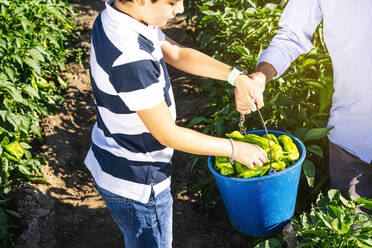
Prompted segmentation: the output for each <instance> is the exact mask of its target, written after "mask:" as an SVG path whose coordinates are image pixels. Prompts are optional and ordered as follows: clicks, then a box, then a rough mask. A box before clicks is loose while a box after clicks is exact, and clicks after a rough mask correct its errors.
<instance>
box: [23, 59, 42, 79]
mask: <svg viewBox="0 0 372 248" xmlns="http://www.w3.org/2000/svg"><path fill="white" fill-rule="evenodd" d="M24 61H25V63H26V64H27V65H28V66H30V67H31V68H32V69H34V71H35V72H36V73H37V74H39V75H40V74H41V69H40V66H39V64H38V63H37V62H36V61H35V60H33V59H31V58H29V57H26V58H25V59H24Z"/></svg>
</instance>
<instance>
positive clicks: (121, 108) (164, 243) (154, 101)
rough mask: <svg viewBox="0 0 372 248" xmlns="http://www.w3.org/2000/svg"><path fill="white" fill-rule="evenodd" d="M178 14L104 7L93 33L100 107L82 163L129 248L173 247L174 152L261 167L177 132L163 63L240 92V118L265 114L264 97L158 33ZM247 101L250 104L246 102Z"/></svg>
mask: <svg viewBox="0 0 372 248" xmlns="http://www.w3.org/2000/svg"><path fill="white" fill-rule="evenodd" d="M182 12H183V2H182V0H132V1H129V0H121V1H119V0H116V1H115V0H107V2H106V9H105V10H104V11H103V12H102V13H101V14H100V15H99V16H98V17H97V19H96V21H95V24H94V26H93V31H92V47H91V58H90V63H91V82H92V88H93V93H94V97H95V102H96V107H97V122H96V124H95V125H94V127H93V130H92V141H93V144H92V146H91V149H90V150H89V152H88V154H87V157H86V159H85V164H86V166H87V167H88V169H89V170H90V172H91V173H92V176H93V178H94V182H95V186H96V188H97V189H98V191H99V192H100V194H101V196H102V198H103V199H104V201H105V202H106V204H107V207H108V208H109V210H110V213H111V216H112V218H113V219H114V221H115V222H116V223H117V224H118V226H119V228H120V230H121V231H122V232H123V234H124V242H125V246H126V247H127V248H132V247H141V248H145V247H161V248H166V247H171V245H172V201H173V200H172V196H171V194H170V171H171V164H170V161H171V157H172V153H173V149H178V150H180V151H184V152H189V153H194V154H201V155H215V156H226V157H231V158H232V159H235V160H237V161H239V162H241V163H243V164H245V165H247V166H248V167H250V168H253V166H262V164H263V163H265V162H266V161H267V155H266V153H265V152H264V151H263V150H262V149H260V148H259V147H257V146H255V145H252V144H248V143H243V142H234V141H232V140H231V139H230V140H228V139H223V138H216V137H211V136H208V135H204V134H201V133H198V132H195V131H193V130H190V129H187V128H183V127H178V126H177V125H176V124H175V118H176V113H175V103H174V99H173V92H172V88H171V85H170V81H169V77H168V72H167V68H166V65H165V63H168V64H170V65H172V66H174V67H176V68H178V69H180V70H183V71H186V72H189V73H192V74H196V75H200V76H205V77H211V78H215V79H219V80H226V79H229V82H230V83H232V84H234V83H235V85H236V86H237V88H236V91H239V92H240V93H241V94H240V95H241V96H242V97H241V98H239V99H236V103H237V108H238V110H239V111H240V112H245V113H247V112H250V111H251V110H253V111H254V110H255V109H254V108H253V106H254V104H253V102H249V101H250V96H252V97H253V99H255V100H256V102H257V105H258V107H262V99H260V98H255V96H256V95H262V92H259V91H258V92H256V91H254V90H253V89H254V86H255V85H251V84H250V83H251V80H250V78H249V77H247V76H245V75H240V73H239V72H238V71H237V70H236V69H234V70H231V67H229V66H227V65H225V64H223V63H221V62H219V61H216V60H214V59H212V58H210V57H209V56H207V55H204V54H202V53H200V52H198V51H196V50H194V49H190V48H185V47H182V46H180V45H178V44H176V43H175V42H174V41H172V40H171V39H169V38H168V37H166V36H165V34H164V33H163V32H162V31H161V30H160V29H159V28H158V27H159V26H162V25H164V24H165V23H166V22H167V21H168V20H170V19H171V18H173V17H174V16H175V15H176V14H178V13H182ZM246 99H248V100H246Z"/></svg>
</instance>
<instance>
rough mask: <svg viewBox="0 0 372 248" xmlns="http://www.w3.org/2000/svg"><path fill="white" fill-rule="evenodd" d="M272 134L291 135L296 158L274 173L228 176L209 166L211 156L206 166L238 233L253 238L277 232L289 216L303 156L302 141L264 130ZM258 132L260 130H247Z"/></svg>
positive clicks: (291, 214) (295, 196)
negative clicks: (288, 165) (298, 153)
mask: <svg viewBox="0 0 372 248" xmlns="http://www.w3.org/2000/svg"><path fill="white" fill-rule="evenodd" d="M268 132H269V133H272V134H274V135H276V136H279V135H282V134H285V135H288V136H290V137H291V138H292V140H293V142H294V143H295V144H296V146H297V148H298V151H299V152H300V159H299V160H298V161H297V162H296V163H295V164H294V165H292V166H291V167H289V168H287V169H285V170H283V171H279V172H277V173H274V174H271V175H267V176H263V177H255V178H231V177H226V176H223V175H221V174H220V173H219V172H217V171H216V170H215V169H214V168H213V164H214V157H211V156H209V157H208V167H209V169H210V170H211V172H212V173H213V175H214V178H215V180H216V182H217V186H218V189H219V191H220V193H221V196H222V200H223V202H224V204H225V207H226V211H227V214H228V216H229V219H230V221H231V223H232V225H233V226H234V227H235V228H236V229H237V230H238V231H240V232H242V233H244V234H247V235H250V236H256V237H265V236H271V235H273V234H276V233H278V232H280V231H281V230H282V229H283V227H284V226H285V225H286V224H287V223H288V222H289V221H290V219H291V218H292V216H293V213H294V209H295V205H296V198H297V189H298V183H299V179H300V174H301V166H302V163H303V161H304V159H305V156H306V149H305V146H304V144H303V143H302V142H301V141H300V140H299V139H297V138H296V137H294V136H293V135H291V134H288V133H285V132H281V131H275V130H268ZM247 133H253V134H258V135H263V134H265V131H264V130H255V131H249V132H247Z"/></svg>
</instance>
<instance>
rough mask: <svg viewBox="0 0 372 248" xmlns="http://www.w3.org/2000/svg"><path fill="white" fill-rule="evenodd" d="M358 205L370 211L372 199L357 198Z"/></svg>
mask: <svg viewBox="0 0 372 248" xmlns="http://www.w3.org/2000/svg"><path fill="white" fill-rule="evenodd" d="M356 202H357V203H358V204H362V205H363V208H366V209H369V210H372V199H366V198H359V199H357V200H356Z"/></svg>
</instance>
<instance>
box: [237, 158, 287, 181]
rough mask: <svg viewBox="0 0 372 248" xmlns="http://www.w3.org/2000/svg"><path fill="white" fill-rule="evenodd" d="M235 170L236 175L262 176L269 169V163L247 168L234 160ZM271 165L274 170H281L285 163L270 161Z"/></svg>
mask: <svg viewBox="0 0 372 248" xmlns="http://www.w3.org/2000/svg"><path fill="white" fill-rule="evenodd" d="M234 166H235V170H236V172H237V173H238V177H242V178H252V177H262V176H263V175H265V174H266V172H268V171H269V170H270V164H268V163H266V164H264V165H263V166H261V167H254V168H253V169H249V168H248V167H247V166H245V165H243V164H241V163H239V162H237V161H235V163H234ZM271 167H272V168H274V169H275V170H276V171H281V170H284V169H285V163H284V162H283V161H278V162H273V163H271Z"/></svg>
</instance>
